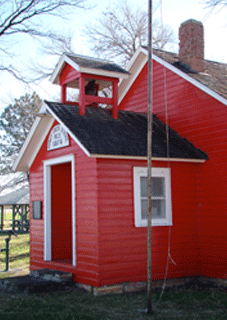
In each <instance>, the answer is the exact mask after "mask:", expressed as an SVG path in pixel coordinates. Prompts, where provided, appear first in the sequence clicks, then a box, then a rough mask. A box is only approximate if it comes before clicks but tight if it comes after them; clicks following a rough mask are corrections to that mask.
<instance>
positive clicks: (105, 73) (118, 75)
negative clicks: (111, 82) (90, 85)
mask: <svg viewBox="0 0 227 320" xmlns="http://www.w3.org/2000/svg"><path fill="white" fill-rule="evenodd" d="M78 71H79V72H81V73H88V74H93V75H96V76H102V77H108V78H116V79H127V78H128V76H129V75H128V74H127V73H123V72H113V71H105V70H101V69H97V70H96V69H92V68H84V67H80V68H79V70H78Z"/></svg>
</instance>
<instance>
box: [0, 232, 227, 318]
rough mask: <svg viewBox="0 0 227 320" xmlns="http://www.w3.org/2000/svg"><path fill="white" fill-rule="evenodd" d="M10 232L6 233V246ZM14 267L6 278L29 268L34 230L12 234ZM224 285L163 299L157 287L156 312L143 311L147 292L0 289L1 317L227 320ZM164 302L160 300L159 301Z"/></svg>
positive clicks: (0, 264) (0, 239)
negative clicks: (105, 293)
mask: <svg viewBox="0 0 227 320" xmlns="http://www.w3.org/2000/svg"><path fill="white" fill-rule="evenodd" d="M5 238H6V236H0V248H4V247H5V240H4V239H5ZM9 267H10V271H9V272H0V279H1V278H5V277H12V276H14V277H15V276H19V275H23V274H28V273H29V234H24V235H18V237H14V236H12V238H11V241H10V263H9ZM4 268H5V253H4V252H0V270H4ZM226 291H227V290H226V289H224V288H201V287H200V286H198V285H197V284H194V285H193V286H191V287H190V288H187V289H186V288H178V289H168V290H166V291H165V292H164V295H163V296H162V299H161V300H160V301H159V297H160V291H155V292H153V295H152V298H153V306H154V314H153V315H148V314H146V313H144V312H141V311H138V310H141V309H145V307H146V293H137V294H125V295H110V296H102V297H101V296H100V297H94V296H93V295H92V294H90V293H86V292H84V291H82V290H80V289H76V288H75V289H70V288H69V289H67V290H64V291H55V292H44V293H43V292H42V293H30V294H22V293H17V294H12V293H11V294H10V293H4V292H2V291H0V319H4V320H15V319H17V320H22V319H23V320H24V319H26V320H27V319H28V320H30V319H31V320H36V319H37V320H40V319H43V320H46V319H48V320H51V319H54V320H58V319H63V320H67V319H68V320H73V319H78V320H105V319H106V320H117V319H122V320H143V319H154V320H156V319H157V320H158V319H164V320H165V319H168V320H171V319H183V320H184V319H185V320H186V319H187V320H197V319H203V320H226V319H227V294H226ZM158 301H159V302H158Z"/></svg>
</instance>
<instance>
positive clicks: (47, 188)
mask: <svg viewBox="0 0 227 320" xmlns="http://www.w3.org/2000/svg"><path fill="white" fill-rule="evenodd" d="M67 162H70V163H71V181H72V251H73V257H72V262H73V266H75V267H76V190H75V186H76V181H75V180H76V178H75V157H74V155H73V154H70V155H67V156H62V157H58V158H53V159H50V160H46V161H44V162H43V167H44V261H51V257H52V252H51V214H52V212H51V166H53V165H56V164H62V163H67Z"/></svg>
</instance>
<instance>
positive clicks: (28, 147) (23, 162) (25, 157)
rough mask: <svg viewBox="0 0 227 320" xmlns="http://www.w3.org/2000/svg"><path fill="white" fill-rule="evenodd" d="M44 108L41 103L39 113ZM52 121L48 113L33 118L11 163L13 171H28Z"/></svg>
mask: <svg viewBox="0 0 227 320" xmlns="http://www.w3.org/2000/svg"><path fill="white" fill-rule="evenodd" d="M45 109H46V105H45V104H44V103H43V105H42V107H41V109H40V113H42V112H43V111H44V110H45ZM53 122H54V118H53V117H52V116H49V115H48V116H45V117H42V118H40V117H37V118H36V119H35V121H34V123H33V125H32V127H31V130H30V132H29V134H28V136H27V138H26V139H25V142H24V144H23V146H22V148H21V150H20V152H19V154H18V156H17V159H16V161H15V162H14V164H13V171H24V172H28V171H29V169H30V167H31V165H32V163H33V161H34V159H35V157H36V155H37V153H38V152H39V149H40V148H41V146H42V144H43V142H44V140H45V138H46V135H47V133H48V131H49V130H50V128H51V126H52V124H53Z"/></svg>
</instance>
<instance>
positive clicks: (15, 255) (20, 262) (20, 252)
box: [0, 234, 30, 279]
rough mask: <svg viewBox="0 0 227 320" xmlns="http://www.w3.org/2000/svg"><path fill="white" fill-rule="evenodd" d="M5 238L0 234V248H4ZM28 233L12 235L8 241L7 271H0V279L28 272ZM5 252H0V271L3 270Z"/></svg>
mask: <svg viewBox="0 0 227 320" xmlns="http://www.w3.org/2000/svg"><path fill="white" fill-rule="evenodd" d="M5 238H7V236H5V235H4V236H0V249H3V248H5V245H6V243H5ZM29 240H30V235H29V234H19V235H18V236H17V237H15V236H14V235H13V236H12V237H11V240H10V242H9V248H10V252H9V272H0V279H2V278H6V277H13V276H15V275H23V274H28V272H29ZM5 256H6V254H5V252H0V271H3V270H5Z"/></svg>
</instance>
